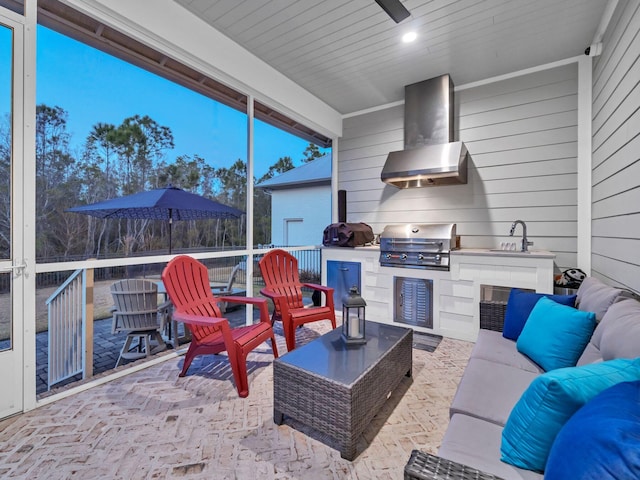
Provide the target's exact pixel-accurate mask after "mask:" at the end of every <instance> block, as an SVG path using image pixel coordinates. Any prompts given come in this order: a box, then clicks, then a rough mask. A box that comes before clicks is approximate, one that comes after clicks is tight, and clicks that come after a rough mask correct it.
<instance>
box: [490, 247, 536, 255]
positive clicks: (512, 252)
mask: <svg viewBox="0 0 640 480" xmlns="http://www.w3.org/2000/svg"><path fill="white" fill-rule="evenodd" d="M489 251H490V252H499V253H510V254H516V253H518V254H523V253H531V252H530V251H529V250H527V251H526V252H522V251H520V250H502V249H501V248H490V249H489Z"/></svg>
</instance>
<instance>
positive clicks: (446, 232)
mask: <svg viewBox="0 0 640 480" xmlns="http://www.w3.org/2000/svg"><path fill="white" fill-rule="evenodd" d="M455 247H456V224H455V223H434V224H423V225H416V224H409V225H388V226H386V227H384V230H383V231H382V234H381V235H380V265H382V266H386V267H407V268H424V269H431V270H449V252H450V251H451V250H452V249H454V248H455Z"/></svg>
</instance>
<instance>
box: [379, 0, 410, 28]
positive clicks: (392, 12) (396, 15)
mask: <svg viewBox="0 0 640 480" xmlns="http://www.w3.org/2000/svg"><path fill="white" fill-rule="evenodd" d="M376 3H377V4H378V5H380V6H381V7H382V9H383V10H384V11H385V12H387V15H389V16H390V17H391V18H392V19H393V21H394V22H396V23H400V22H401V21H403V20H404V19H405V18H407V17H409V16H410V15H411V13H409V10H407V9H406V8H405V6H404V5H403V4H402V2H401V1H400V0H376Z"/></svg>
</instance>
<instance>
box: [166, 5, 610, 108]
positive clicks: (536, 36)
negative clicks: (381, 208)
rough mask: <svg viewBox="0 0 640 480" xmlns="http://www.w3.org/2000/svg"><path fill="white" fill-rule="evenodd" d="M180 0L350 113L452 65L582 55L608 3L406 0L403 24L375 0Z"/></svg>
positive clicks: (460, 74)
mask: <svg viewBox="0 0 640 480" xmlns="http://www.w3.org/2000/svg"><path fill="white" fill-rule="evenodd" d="M175 1H176V2H177V3H179V4H181V5H183V6H184V7H185V8H186V9H188V10H189V11H191V12H192V13H193V14H195V15H196V16H198V17H200V18H201V19H202V20H204V21H205V22H207V23H209V24H210V25H212V26H213V27H214V28H216V29H217V30H219V31H220V32H222V33H224V34H225V35H227V36H228V37H230V38H231V39H232V40H234V41H235V42H237V43H238V44H240V45H242V46H243V47H244V48H246V49H247V50H249V51H250V52H252V53H253V54H254V55H256V56H257V57H259V58H260V59H262V60H263V61H265V62H266V63H268V64H269V65H271V66H272V67H274V68H275V69H276V70H278V71H280V72H281V73H283V74H284V75H286V76H287V77H289V78H291V79H292V80H293V81H295V82H297V83H298V84H300V85H301V86H302V87H304V88H306V89H307V90H309V91H310V92H311V93H313V94H315V95H316V96H317V97H319V98H321V99H322V100H324V101H325V102H326V103H328V104H329V105H331V106H332V107H333V108H335V109H336V110H338V111H339V112H341V113H343V114H345V113H350V112H355V111H360V110H363V109H366V108H370V107H375V106H378V105H384V104H387V103H390V102H394V101H398V100H402V99H403V97H404V85H408V84H411V83H414V82H418V81H421V80H425V79H428V78H432V77H435V76H438V75H441V74H444V73H449V74H450V75H451V78H452V79H453V81H454V83H455V84H456V85H462V84H467V83H471V82H475V81H479V80H483V79H486V78H489V77H493V76H496V75H501V74H506V73H510V72H514V71H518V70H522V69H525V68H530V67H535V66H538V65H543V64H546V63H550V62H554V61H558V60H563V59H566V58H571V57H574V56H577V55H582V54H584V50H585V49H586V48H587V47H588V46H589V45H590V44H591V42H592V40H593V38H594V35H595V33H596V31H597V28H598V24H599V22H600V19H601V18H602V15H603V12H604V10H605V7H606V4H607V2H606V1H605V0H535V1H531V0H403V4H404V5H405V6H406V7H407V9H409V11H410V12H411V16H410V17H409V18H408V19H406V20H404V21H403V22H401V23H400V24H396V23H394V22H393V21H392V20H391V19H390V18H389V17H388V16H387V15H386V14H385V13H384V11H383V10H382V9H381V8H380V7H379V6H378V5H377V4H376V3H375V1H374V0H349V1H345V0H261V1H256V0H217V1H216V0H175ZM408 30H414V31H415V32H416V33H417V34H418V38H417V40H416V41H415V42H413V43H411V44H404V43H402V41H401V38H400V37H401V35H402V34H403V33H405V32H406V31H408Z"/></svg>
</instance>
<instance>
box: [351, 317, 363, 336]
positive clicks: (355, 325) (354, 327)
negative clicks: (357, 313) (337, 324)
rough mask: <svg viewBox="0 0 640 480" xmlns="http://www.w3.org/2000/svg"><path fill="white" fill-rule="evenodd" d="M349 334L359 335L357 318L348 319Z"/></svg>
mask: <svg viewBox="0 0 640 480" xmlns="http://www.w3.org/2000/svg"><path fill="white" fill-rule="evenodd" d="M349 336H350V337H359V336H360V322H358V319H357V318H351V319H349Z"/></svg>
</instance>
